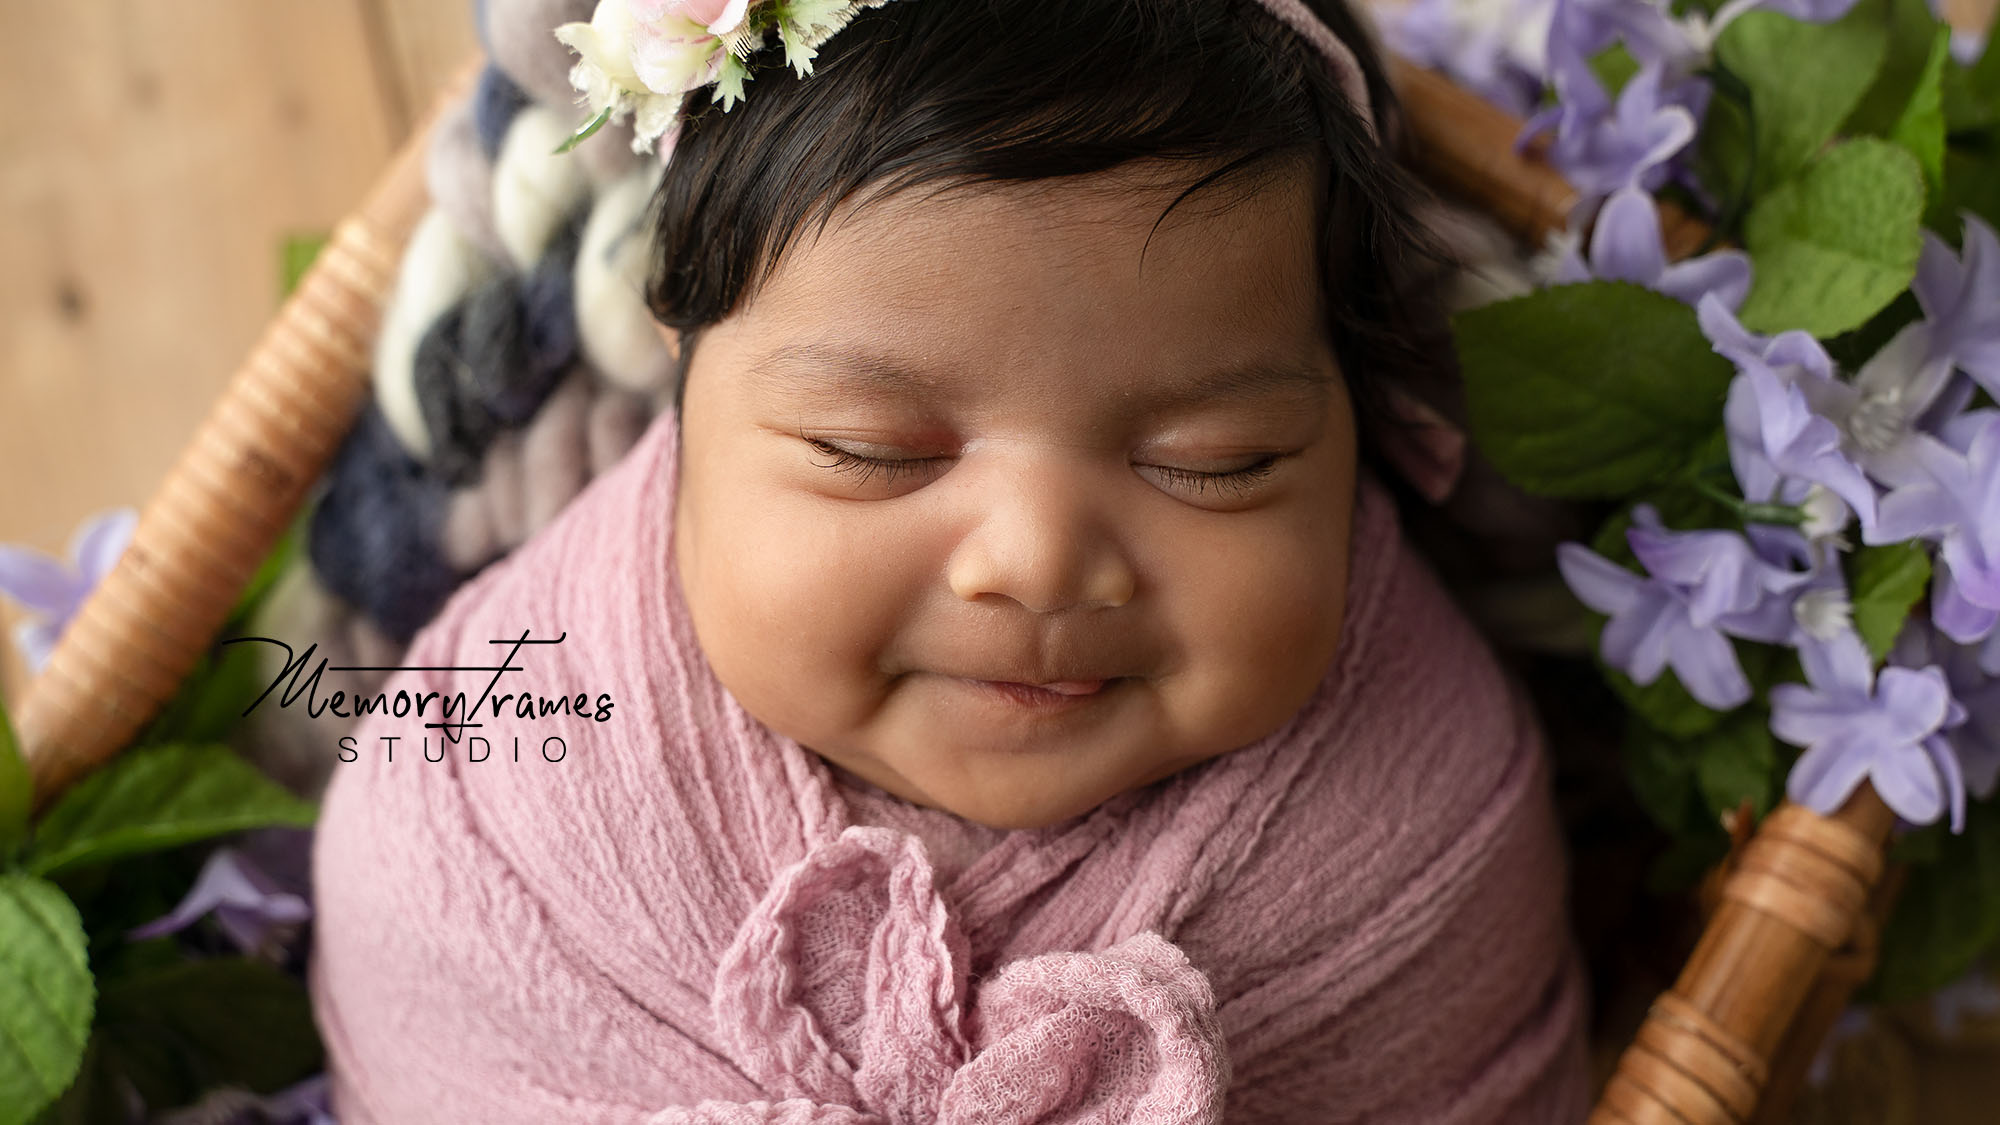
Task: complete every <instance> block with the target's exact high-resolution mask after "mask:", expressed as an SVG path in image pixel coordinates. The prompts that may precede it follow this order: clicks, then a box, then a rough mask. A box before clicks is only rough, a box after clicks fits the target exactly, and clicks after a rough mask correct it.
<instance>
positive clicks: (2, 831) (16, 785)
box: [0, 700, 35, 867]
mask: <svg viewBox="0 0 2000 1125" xmlns="http://www.w3.org/2000/svg"><path fill="white" fill-rule="evenodd" d="M34 803H35V782H34V778H33V777H32V776H30V775H29V773H28V763H27V762H26V761H25V760H23V759H22V757H21V744H20V743H19V742H17V741H15V739H14V724H13V723H12V722H10V721H8V719H7V707H6V701H5V700H0V867H4V866H5V865H6V864H7V862H8V861H9V860H12V859H13V858H14V853H16V852H18V851H20V850H21V844H22V843H23V842H24V841H25V840H26V839H27V838H28V813H29V812H30V811H32V810H33V808H34Z"/></svg>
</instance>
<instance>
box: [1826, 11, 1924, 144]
mask: <svg viewBox="0 0 2000 1125" xmlns="http://www.w3.org/2000/svg"><path fill="white" fill-rule="evenodd" d="M1883 16H1884V19H1885V23H1884V25H1883V31H1884V32H1885V35H1884V39H1885V46H1886V50H1885V52H1884V54H1883V58H1882V67H1881V69H1880V70H1879V71H1877V72H1876V74H1875V81H1874V84H1872V85H1870V86H1869V87H1868V92H1867V93H1866V94H1863V95H1862V96H1861V102H1860V104H1859V105H1856V106H1855V107H1854V112H1853V113H1851V114H1849V115H1848V118H1847V122H1846V123H1845V124H1843V125H1842V126H1841V127H1840V131H1841V132H1842V133H1845V134H1847V135H1849V136H1857V135H1860V134H1864V133H1865V134H1868V135H1871V136H1877V137H1886V136H1889V134H1890V132H1891V130H1893V129H1894V128H1895V127H1896V121H1897V119H1898V118H1900V117H1902V116H1903V111H1904V109H1905V108H1907V107H1908V106H1909V104H1910V99H1911V98H1912V97H1914V96H1916V93H1917V85H1918V83H1919V82H1920V81H1921V80H1922V78H1923V74H1924V68H1925V66H1926V65H1928V63H1929V62H1930V57H1931V42H1932V41H1933V40H1934V39H1936V38H1937V34H1938V30H1939V27H1940V25H1939V23H1938V20H1937V17H1936V16H1934V15H1932V14H1931V9H1930V5H1929V4H1927V3H1925V0H1888V5H1887V10H1886V11H1885V12H1884V13H1883Z"/></svg>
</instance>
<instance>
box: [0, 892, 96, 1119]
mask: <svg viewBox="0 0 2000 1125" xmlns="http://www.w3.org/2000/svg"><path fill="white" fill-rule="evenodd" d="M94 993H95V990H94V988H93V986H92V984H91V979H90V964H89V961H88V960H87V958H86V957H85V956H84V951H83V920H82V919H81V918H79V917H77V913H76V907H74V906H72V905H70V901H69V899H67V898H64V897H63V893H62V892H61V891H59V890H57V889H56V888H55V887H53V886H51V885H50V884H48V883H45V882H43V881H42V880H40V879H35V878H32V877H29V876H26V875H18V874H10V875H0V1125H20V1123H22V1122H26V1121H30V1120H33V1118H34V1116H35V1115H36V1114H37V1113H39V1112H40V1111H41V1109H42V1107H44V1106H46V1105H48V1104H49V1103H50V1102H52V1101H54V1100H55V1099H56V1098H57V1096H59V1095H60V1094H61V1093H62V1092H63V1091H64V1090H65V1089H68V1087H69V1084H70V1083H71V1082H72V1081H74V1080H75V1078H76V1073H77V1068H78V1067H79V1066H80V1065H81V1064H82V1062H83V1048H84V1043H85V1041H86V1039H87V1038H88V1037H89V1034H90V1016H91V1009H92V1007H93V997H94Z"/></svg>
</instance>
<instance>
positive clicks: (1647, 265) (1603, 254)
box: [1551, 187, 1750, 309]
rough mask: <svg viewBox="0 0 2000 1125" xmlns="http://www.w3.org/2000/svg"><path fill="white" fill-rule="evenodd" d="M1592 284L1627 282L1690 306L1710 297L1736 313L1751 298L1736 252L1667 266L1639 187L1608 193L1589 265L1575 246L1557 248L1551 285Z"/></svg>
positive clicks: (1742, 259)
mask: <svg viewBox="0 0 2000 1125" xmlns="http://www.w3.org/2000/svg"><path fill="white" fill-rule="evenodd" d="M1593 279H1594V280H1599V281H1629V282H1632V283H1633V284H1635V285H1643V286H1645V287H1646V288H1648V289H1652V290H1655V291H1657V292H1660V293H1664V294H1666V295H1667V296H1669V297H1672V298H1673V299H1675V300H1677V301H1681V302H1684V303H1686V304H1690V305H1692V304H1695V303H1696V302H1698V301H1700V300H1701V299H1702V297H1704V296H1706V295H1707V294H1710V293H1713V294H1715V296H1716V298H1717V299H1718V300H1720V301H1721V302H1722V303H1723V304H1724V305H1725V306H1727V307H1728V308H1730V309H1735V308H1736V307H1737V306H1738V305H1741V304H1742V303H1743V298H1744V297H1746V296H1748V295H1749V293H1750V256H1749V255H1748V254H1745V253H1743V252H1742V251H1741V250H1718V251H1716V252H1714V253H1712V254H1704V255H1702V256H1701V257H1699V258H1689V259H1687V260H1686V261H1682V262H1673V263H1669V262H1668V261H1667V248H1666V244H1665V242H1664V241H1663V240H1662V238H1661V236H1660V211H1659V208H1658V206H1657V205H1655V204H1654V202H1653V197H1652V196H1651V195H1650V194H1648V193H1647V192H1646V191H1644V190H1642V189H1640V188H1638V187H1626V188H1621V189H1619V190H1618V191H1616V192H1613V193H1612V195H1611V198H1610V199H1608V200H1606V201H1605V203H1604V207H1603V209H1602V210H1600V211H1599V212H1598V213H1597V222H1596V224H1595V225H1594V226H1593V227H1592V228H1591V232H1590V260H1589V262H1588V263H1586V262H1585V261H1584V259H1583V258H1582V256H1580V255H1579V254H1577V253H1576V250H1575V243H1574V241H1571V242H1569V243H1567V244H1564V245H1561V246H1559V247H1558V250H1557V260H1556V263H1555V270H1554V276H1553V277H1552V278H1551V281H1553V282H1554V283H1555V284H1559V285H1561V284H1568V283H1571V282H1578V281H1591V280H1593Z"/></svg>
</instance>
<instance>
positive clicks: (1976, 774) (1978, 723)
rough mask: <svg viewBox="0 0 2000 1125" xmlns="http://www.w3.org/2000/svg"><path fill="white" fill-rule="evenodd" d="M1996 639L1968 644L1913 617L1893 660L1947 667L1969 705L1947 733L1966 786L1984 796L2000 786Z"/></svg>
mask: <svg viewBox="0 0 2000 1125" xmlns="http://www.w3.org/2000/svg"><path fill="white" fill-rule="evenodd" d="M1996 648H2000V646H1996V645H1995V644H1994V643H1993V641H1992V640H1990V639H1989V641H1988V642H1987V643H1985V644H1981V645H1962V644H1959V643H1958V642H1956V641H1954V640H1952V639H1951V638H1950V637H1947V636H1945V635H1944V634H1943V633H1942V632H1940V631H1939V630H1938V628H1937V626H1936V625H1935V624H1934V623H1932V622H1930V621H1928V620H1925V619H1924V618H1923V617H1922V616H1921V615H1919V616H1913V617H1911V618H1910V620H1909V622H1908V623H1906V624H1905V625H1904V626H1903V631H1902V633H1901V634H1899V635H1898V636H1897V638H1896V647H1895V648H1894V649H1892V650H1891V651H1890V653H1889V662H1890V663H1892V664H1897V665H1901V666H1902V667H1905V668H1923V667H1928V666H1930V665H1933V664H1935V665H1937V666H1938V667H1940V668H1943V669H1944V678H1945V683H1946V684H1947V685H1949V686H1950V688H1951V694H1952V698H1954V699H1956V700H1958V702H1959V704H1960V705H1961V706H1963V707H1964V708H1965V722H1964V724H1962V725H1961V726H1958V727H1957V728H1955V729H1953V730H1952V731H1951V732H1950V733H1949V734H1948V735H1946V739H1945V740H1946V741H1947V742H1949V743H1950V744H1951V748H1952V749H1953V750H1954V751H1956V752H1957V753H1958V764H1959V769H1960V770H1961V771H1963V772H1964V774H1965V787H1966V788H1967V789H1969V790H1971V792H1972V795H1973V796H1975V797H1978V798H1980V799H1981V800H1984V799H1986V798H1988V797H1991V796H1993V793H1994V791H1995V790H1996V789H2000V678H1996V677H1995V676H1994V673H1993V669H1992V667H1991V665H1992V664H1993V663H1994V657H1995V656H1996V655H2000V653H1996V652H1995V651H1994V650H1995V649H1996Z"/></svg>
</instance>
